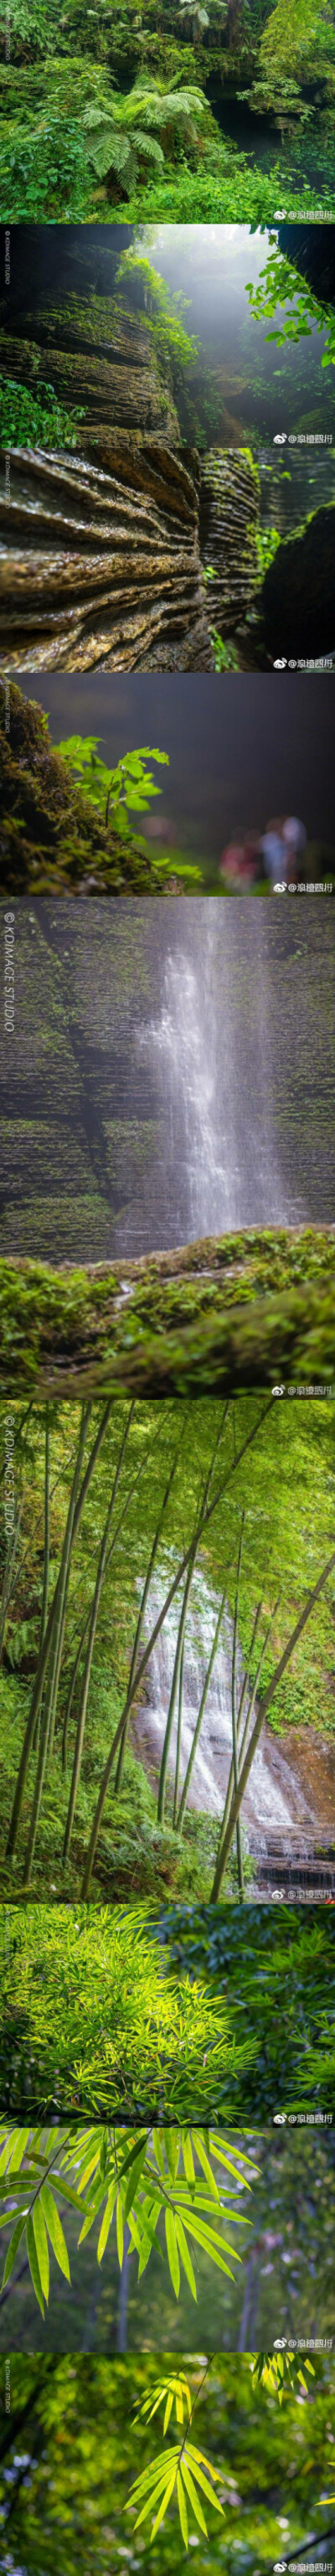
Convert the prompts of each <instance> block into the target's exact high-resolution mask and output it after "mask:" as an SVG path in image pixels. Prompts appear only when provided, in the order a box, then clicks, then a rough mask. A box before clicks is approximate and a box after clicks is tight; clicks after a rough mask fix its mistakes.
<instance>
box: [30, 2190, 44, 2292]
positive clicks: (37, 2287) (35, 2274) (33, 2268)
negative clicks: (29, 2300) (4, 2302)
mask: <svg viewBox="0 0 335 2576" xmlns="http://www.w3.org/2000/svg"><path fill="white" fill-rule="evenodd" d="M27 2255H28V2263H29V2271H30V2272H31V2278H32V2284H33V2289H34V2291H35V2298H36V2299H38V2305H39V2308H40V2309H41V2315H42V2317H44V2299H43V2292H42V2282H41V2277H40V2268H39V2261H38V2254H37V2248H36V2244H35V2237H34V2229H33V2222H32V2218H31V2217H30V2215H29V2218H27Z"/></svg>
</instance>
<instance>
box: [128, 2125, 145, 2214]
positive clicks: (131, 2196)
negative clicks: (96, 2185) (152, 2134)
mask: <svg viewBox="0 0 335 2576" xmlns="http://www.w3.org/2000/svg"><path fill="white" fill-rule="evenodd" d="M146 2154H147V2141H146V2138H145V2141H144V2146H142V2147H140V2148H139V2152H138V2155H137V2156H136V2157H135V2158H134V2162H133V2165H132V2170H131V2173H130V2175H129V2182H128V2183H127V2191H126V2198H125V2204H124V2214H125V2218H128V2212H129V2210H130V2209H132V2204H133V2201H134V2200H135V2197H136V2192H137V2187H138V2183H139V2182H140V2180H141V2174H142V2173H143V2166H144V2165H145V2162H146Z"/></svg>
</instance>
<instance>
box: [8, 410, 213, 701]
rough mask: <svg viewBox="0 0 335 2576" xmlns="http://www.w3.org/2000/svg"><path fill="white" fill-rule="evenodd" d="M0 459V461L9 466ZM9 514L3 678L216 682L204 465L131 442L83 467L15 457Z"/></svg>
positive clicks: (153, 442) (45, 454) (84, 456)
mask: <svg viewBox="0 0 335 2576" xmlns="http://www.w3.org/2000/svg"><path fill="white" fill-rule="evenodd" d="M3 462H4V459H3V457H2V463H3ZM9 466H10V470H9V483H8V480H7V486H6V485H5V497H4V503H3V510H2V519H3V529H4V540H5V542H4V548H3V553H2V558H1V564H0V650H1V656H2V662H3V667H4V668H5V670H6V671H10V670H15V669H16V670H20V671H22V672H23V671H37V670H41V671H42V670H43V671H44V670H45V671H47V670H58V671H63V670H69V671H90V670H94V669H98V670H106V671H107V670H108V671H113V670H117V671H119V670H123V671H136V670H143V669H145V668H146V664H147V660H148V656H150V667H153V668H154V667H155V659H158V665H159V667H163V668H164V667H165V668H167V669H169V668H170V667H174V663H175V661H177V663H178V668H179V669H183V670H189V671H193V670H194V671H198V670H199V671H207V670H211V669H212V668H213V667H214V665H213V652H212V647H211V642H210V635H209V626H208V609H207V601H206V595H205V583H204V578H203V572H202V566H201V559H200V546H199V485H200V463H199V458H198V456H197V453H196V450H193V449H186V450H185V451H184V453H183V456H182V457H181V456H180V455H178V454H177V453H174V450H173V449H172V447H171V448H170V447H168V446H166V445H164V442H163V440H162V441H161V442H159V441H158V440H157V439H150V438H149V439H146V440H141V439H137V438H136V437H135V436H133V437H130V436H128V433H127V432H126V431H125V432H124V434H123V436H122V434H121V433H120V435H119V436H117V435H116V434H115V436H112V435H111V436H108V435H107V433H106V435H105V436H104V438H103V439H100V440H97V441H96V442H94V441H93V440H92V441H90V440H89V441H88V442H87V446H86V445H85V447H83V449H82V453H81V455H80V456H79V455H77V454H75V455H74V454H73V453H72V451H71V454H65V453H64V454H63V455H61V454H56V453H54V452H53V451H51V450H47V449H41V448H36V449H33V448H26V449H23V448H17V449H15V450H14V449H12V450H11V451H10V461H9Z"/></svg>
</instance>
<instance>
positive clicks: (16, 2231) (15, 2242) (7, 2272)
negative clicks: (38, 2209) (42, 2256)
mask: <svg viewBox="0 0 335 2576" xmlns="http://www.w3.org/2000/svg"><path fill="white" fill-rule="evenodd" d="M25 2224H26V2212H25V2213H24V2217H23V2218H17V2220H16V2227H13V2235H12V2236H11V2240H10V2245H8V2247H7V2254H6V2262H5V2266H4V2271H3V2276H2V2282H1V2288H2V2290H4V2288H5V2282H6V2281H9V2280H10V2276H11V2272H13V2270H14V2263H15V2258H16V2255H17V2250H18V2246H19V2245H20V2244H21V2237H22V2236H24V2231H25Z"/></svg>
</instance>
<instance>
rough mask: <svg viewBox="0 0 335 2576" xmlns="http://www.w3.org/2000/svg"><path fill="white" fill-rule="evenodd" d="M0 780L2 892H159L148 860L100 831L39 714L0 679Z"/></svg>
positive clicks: (133, 843) (133, 844) (109, 833)
mask: <svg viewBox="0 0 335 2576" xmlns="http://www.w3.org/2000/svg"><path fill="white" fill-rule="evenodd" d="M0 782H1V820H0V858H1V874H2V884H3V889H4V890H5V892H6V894H14V895H20V894H28V893H29V891H30V889H31V891H32V892H34V894H50V893H51V894H66V893H69V894H71V895H75V894H80V892H81V891H82V892H84V893H87V894H88V895H89V894H99V895H103V894H113V895H119V894H122V895H126V894H137V895H138V894H142V893H145V894H154V893H155V894H157V893H161V891H162V887H161V882H160V879H159V876H158V871H157V869H156V870H155V866H154V864H153V863H152V862H151V859H150V857H149V856H148V857H147V856H146V853H145V851H143V850H141V848H140V846H139V845H138V844H137V843H136V841H133V840H132V839H130V837H129V839H128V838H127V840H125V841H124V840H123V839H121V837H120V835H119V833H118V832H114V831H113V830H112V828H111V826H110V825H109V824H108V828H107V830H106V829H105V826H104V823H103V821H100V818H99V815H98V814H97V812H96V809H95V807H94V806H93V805H92V803H91V799H90V797H89V796H86V795H85V793H84V792H83V789H82V788H81V787H79V786H76V785H75V783H73V782H71V778H70V776H69V772H68V770H67V769H66V767H65V763H64V761H63V760H62V759H61V757H60V755H59V753H57V752H55V751H53V750H52V745H51V743H50V738H49V732H48V723H47V718H46V716H45V715H44V714H43V713H42V708H41V707H39V706H37V705H36V704H35V700H34V699H30V698H25V697H23V694H22V690H21V689H19V688H17V687H16V685H15V682H13V681H10V682H8V683H7V688H6V689H5V686H4V684H3V682H2V681H0Z"/></svg>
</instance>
